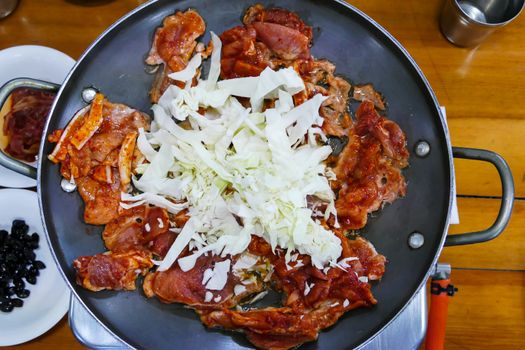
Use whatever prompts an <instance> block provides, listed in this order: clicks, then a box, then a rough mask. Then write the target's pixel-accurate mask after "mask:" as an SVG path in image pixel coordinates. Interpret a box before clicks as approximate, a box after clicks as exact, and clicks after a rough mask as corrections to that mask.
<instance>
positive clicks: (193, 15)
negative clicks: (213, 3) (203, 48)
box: [146, 10, 206, 103]
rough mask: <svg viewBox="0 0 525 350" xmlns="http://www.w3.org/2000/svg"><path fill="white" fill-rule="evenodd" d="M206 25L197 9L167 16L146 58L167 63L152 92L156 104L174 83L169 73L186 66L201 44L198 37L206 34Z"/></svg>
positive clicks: (149, 60)
mask: <svg viewBox="0 0 525 350" xmlns="http://www.w3.org/2000/svg"><path fill="white" fill-rule="evenodd" d="M205 28H206V25H205V23H204V20H203V19H202V17H201V16H200V15H199V14H198V13H197V12H196V11H194V10H188V11H186V12H181V11H179V12H177V13H175V14H174V15H171V16H168V17H166V18H164V21H163V23H162V27H160V28H158V29H157V30H156V32H155V37H154V39H153V45H152V47H151V50H150V52H149V54H148V57H147V58H146V64H149V65H160V64H162V65H163V67H161V69H160V70H159V71H158V73H157V76H156V77H155V81H154V83H153V87H152V89H151V91H150V98H151V102H153V103H156V102H157V101H158V100H159V98H160V96H162V94H163V92H164V91H165V90H166V89H167V88H168V86H169V85H170V84H171V83H174V82H173V81H170V79H169V78H168V74H171V73H173V72H178V71H180V70H183V69H184V68H185V67H186V64H187V63H188V61H189V59H190V58H191V56H192V55H193V52H194V50H195V47H196V46H197V38H198V37H200V36H201V35H202V34H204V30H205Z"/></svg>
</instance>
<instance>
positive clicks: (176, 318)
mask: <svg viewBox="0 0 525 350" xmlns="http://www.w3.org/2000/svg"><path fill="white" fill-rule="evenodd" d="M261 2H262V3H263V4H265V5H267V6H275V5H276V3H275V2H271V1H261ZM253 3H254V1H253V0H250V1H248V0H238V1H214V0H201V1H192V0H185V1H178V2H174V1H172V0H159V1H153V2H149V3H147V4H145V5H143V6H141V7H139V8H137V9H136V10H134V11H132V12H131V13H129V14H128V15H126V16H124V17H123V18H122V19H120V20H119V21H118V22H117V23H115V24H114V25H113V26H112V27H110V28H109V29H108V30H107V31H106V32H105V33H104V34H102V36H100V37H99V38H98V39H97V40H96V41H95V43H93V45H92V46H91V47H90V48H89V49H88V50H87V51H86V52H85V53H84V54H83V55H82V57H81V58H80V59H79V61H78V62H77V64H76V66H75V67H74V68H73V70H72V71H71V73H70V74H69V76H68V78H67V79H66V81H65V82H64V84H63V85H62V87H61V88H60V91H59V93H58V97H57V100H56V102H55V104H54V107H53V109H52V112H51V116H50V119H49V121H48V123H47V126H46V129H45V131H44V135H46V137H47V135H48V134H49V133H50V132H51V131H53V130H55V129H58V128H63V127H64V126H65V125H66V124H67V123H68V121H69V120H70V118H71V117H72V116H73V115H74V113H75V112H76V111H78V110H79V109H80V108H82V107H84V106H85V103H84V102H83V100H82V98H81V95H82V91H83V89H85V88H86V87H91V86H93V87H95V88H97V89H99V90H101V91H102V92H103V93H104V94H105V95H106V96H107V97H108V99H109V100H111V101H114V102H119V103H124V104H127V105H130V106H132V107H134V108H138V109H140V110H142V111H145V112H149V107H150V103H149V100H148V90H149V88H150V86H151V84H152V80H153V76H152V75H150V74H148V73H147V72H146V70H145V65H144V63H143V62H144V58H145V55H146V53H147V52H148V50H149V48H150V46H151V43H152V38H153V33H154V31H155V28H156V27H157V26H159V25H160V24H161V21H162V19H163V18H164V17H165V16H168V15H170V14H172V13H174V12H175V11H176V10H185V9H187V8H189V7H192V8H195V9H196V10H198V11H199V13H200V14H201V15H202V16H203V18H204V19H205V20H206V23H207V30H208V31H209V30H213V31H214V32H216V33H221V32H222V31H224V30H225V29H227V28H231V27H233V26H235V25H238V24H240V20H241V16H242V14H243V12H244V10H245V9H246V8H247V7H248V6H250V5H252V4H253ZM278 6H280V7H284V8H287V9H290V10H293V11H296V12H297V13H298V14H299V15H300V16H301V17H302V18H303V19H304V20H305V21H306V22H307V23H308V24H310V25H312V26H313V27H314V33H315V34H314V46H313V49H312V53H313V55H314V56H315V57H318V58H322V57H324V58H328V59H329V60H331V61H332V62H334V63H335V64H336V66H337V73H339V74H341V75H343V76H345V77H347V78H348V79H350V81H352V82H354V83H369V82H370V83H373V84H374V86H375V88H376V89H377V90H379V91H380V92H382V93H383V94H384V96H385V97H386V100H387V101H388V117H389V118H391V119H392V120H394V121H396V122H397V123H398V124H399V125H400V126H401V128H402V129H403V130H404V131H405V133H406V135H407V139H408V148H409V150H411V157H410V167H409V168H407V169H406V170H405V171H404V174H405V176H406V179H407V181H408V193H407V195H406V197H405V198H403V199H400V200H397V201H396V202H394V203H393V204H392V205H387V206H386V207H385V208H384V209H383V210H381V211H380V212H378V213H376V214H374V215H373V217H372V218H371V219H370V221H369V223H368V225H367V226H366V228H365V229H363V230H361V234H362V235H363V236H364V237H366V238H367V239H369V240H370V241H371V242H372V243H373V244H374V245H375V247H376V248H377V250H378V251H379V252H381V253H382V254H384V255H386V256H387V258H388V261H389V262H388V265H387V272H386V274H385V276H384V277H383V280H382V281H381V282H379V283H375V284H374V286H373V293H374V295H375V297H376V298H377V300H378V301H379V303H378V304H377V306H375V307H373V308H372V309H359V310H355V311H351V312H349V313H347V314H346V315H345V316H344V317H342V318H341V319H340V320H339V322H338V323H337V324H336V325H335V326H334V327H331V328H330V329H328V330H326V331H324V332H322V333H321V335H320V336H319V340H318V341H317V342H313V343H308V344H305V345H304V348H319V349H339V348H353V347H357V346H359V345H361V344H364V343H366V342H367V341H369V340H370V339H372V338H373V337H374V335H376V334H378V332H380V331H381V329H382V328H383V327H385V326H386V325H387V324H388V323H389V322H390V321H392V320H393V319H394V318H395V317H396V315H397V314H398V313H399V312H400V311H401V310H402V309H403V308H404V306H405V305H406V304H407V303H408V302H409V301H410V300H411V298H412V297H413V295H414V294H415V293H416V292H417V291H418V290H419V289H420V288H421V287H422V286H423V285H424V284H425V282H426V280H427V278H428V276H429V274H430V273H431V270H432V268H433V266H434V265H435V263H436V261H437V257H438V256H439V253H440V251H441V249H442V247H443V244H444V243H445V237H446V232H447V228H448V219H449V212H450V208H451V201H452V198H451V190H452V184H453V171H452V164H453V163H452V150H451V147H450V145H449V141H448V140H449V139H448V135H447V132H446V128H445V124H444V119H443V116H442V114H441V112H440V109H439V104H438V102H437V100H436V97H435V95H434V93H433V92H432V89H431V88H430V86H429V84H428V82H427V80H426V79H425V77H424V76H423V74H422V72H421V70H420V69H419V68H418V67H417V65H416V64H415V62H414V60H413V59H412V58H411V57H410V56H409V55H408V53H407V52H406V50H405V49H403V47H401V45H400V44H399V43H398V42H397V41H396V40H395V39H394V38H393V37H392V36H391V35H390V34H388V33H387V32H386V31H385V30H384V29H383V28H381V27H380V26H379V25H378V24H377V23H375V22H374V21H373V20H372V19H370V18H369V17H368V16H366V15H365V14H364V13H362V12H360V11H359V10H357V9H355V8H353V7H352V6H350V5H348V4H346V3H343V2H341V1H321V0H317V1H316V0H302V1H293V0H285V1H279V3H278ZM208 40H209V34H206V36H205V38H204V41H205V42H207V41H208ZM20 84H21V82H20V81H14V82H11V84H10V85H9V86H7V88H6V89H4V92H3V97H4V98H5V96H6V95H7V94H8V92H7V91H8V90H9V89H10V88H13V87H15V86H18V85H20ZM31 84H33V86H41V87H47V88H53V86H49V85H47V84H45V83H38V82H33V83H31ZM1 97H2V94H0V98H1ZM420 141H424V142H426V145H428V146H429V149H427V148H426V147H425V146H426V145H425V144H424V143H423V144H421V143H420ZM52 147H53V145H51V144H50V143H49V142H47V141H46V142H43V143H42V146H41V148H40V157H39V159H40V161H39V164H38V192H39V197H40V205H41V212H42V217H43V221H44V227H45V228H46V231H47V236H48V239H49V241H50V243H51V246H52V248H53V251H54V254H55V258H56V261H57V262H58V264H59V266H60V267H61V269H62V271H63V273H64V276H65V278H66V279H67V281H68V283H69V285H70V287H71V289H72V290H73V293H74V294H75V295H76V296H77V297H78V299H79V300H80V302H81V303H82V304H83V305H84V306H86V307H87V309H88V310H89V312H90V313H92V314H93V316H94V317H95V318H96V319H97V320H98V321H99V322H100V323H101V324H102V325H104V326H105V327H106V328H107V329H108V330H110V331H111V332H112V333H114V334H115V335H116V336H117V337H118V338H119V339H120V340H122V341H124V342H125V343H127V344H128V345H130V346H131V347H134V348H148V349H171V348H173V347H177V348H179V349H184V348H192V349H193V348H202V349H234V348H248V347H250V344H249V343H248V342H247V341H246V340H245V339H244V337H243V336H242V335H238V334H232V333H231V332H228V333H227V332H222V331H218V330H209V329H206V328H205V327H204V326H203V325H202V324H201V323H200V322H199V320H198V318H197V316H196V314H195V313H194V312H193V311H191V310H188V309H185V308H184V307H183V306H181V305H178V304H173V305H165V304H162V303H160V302H159V301H158V300H157V299H146V298H145V297H144V295H143V293H142V292H141V291H140V288H139V290H138V291H136V292H110V291H104V292H98V293H92V292H89V291H86V290H84V289H82V288H80V287H78V286H77V285H76V284H75V272H74V270H73V268H72V262H73V260H74V259H75V258H76V257H78V256H80V255H91V254H96V253H100V252H102V251H104V250H105V248H104V245H103V242H102V240H101V238H100V233H101V231H102V227H100V226H91V225H86V224H85V223H84V222H83V220H82V214H83V204H82V201H81V199H80V196H79V195H78V194H77V193H65V192H64V191H62V190H61V188H60V180H61V178H60V174H59V169H58V166H56V165H54V164H52V163H51V162H49V161H47V158H46V155H47V154H49V153H50V152H51V150H52ZM416 151H417V152H416ZM425 151H428V153H427V152H425ZM454 153H455V155H456V156H460V157H465V158H474V159H480V160H485V161H490V162H492V163H494V164H495V165H496V166H497V167H498V170H499V171H500V174H501V177H502V183H503V189H504V195H503V201H502V207H501V210H500V215H499V217H498V219H497V221H496V222H495V224H494V225H493V227H491V228H490V229H489V230H486V231H483V232H481V233H475V234H470V235H467V236H454V237H448V238H447V243H449V244H466V243H472V242H478V241H483V240H487V239H491V238H493V237H495V236H497V235H498V234H499V233H500V232H501V231H502V230H503V229H504V227H505V226H506V224H507V222H508V219H509V216H510V212H511V209H512V201H513V183H512V177H511V175H510V170H509V168H508V166H507V165H506V163H505V161H504V160H503V159H502V158H501V157H499V156H497V155H496V154H494V153H492V152H488V151H481V150H472V149H455V151H454ZM418 154H419V155H418ZM0 160H2V163H3V164H6V165H7V166H9V167H10V168H13V169H17V170H18V171H21V172H25V173H26V174H28V173H30V170H28V169H27V168H24V167H21V166H20V165H17V164H14V162H13V161H12V159H10V158H8V157H6V156H4V155H1V154H0ZM413 232H420V233H421V234H422V235H423V236H424V244H423V246H422V247H420V248H419V249H413V248H410V247H409V245H408V238H409V236H410V235H411V233H413Z"/></svg>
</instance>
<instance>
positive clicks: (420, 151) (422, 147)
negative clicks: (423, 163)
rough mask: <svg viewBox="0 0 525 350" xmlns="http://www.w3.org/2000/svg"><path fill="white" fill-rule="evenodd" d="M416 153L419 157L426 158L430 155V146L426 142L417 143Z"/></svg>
mask: <svg viewBox="0 0 525 350" xmlns="http://www.w3.org/2000/svg"><path fill="white" fill-rule="evenodd" d="M415 151H416V155H417V156H418V157H426V156H428V154H429V153H430V145H429V144H428V142H426V141H419V142H418V143H416V147H415Z"/></svg>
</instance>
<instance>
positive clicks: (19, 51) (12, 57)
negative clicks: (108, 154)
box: [0, 45, 75, 188]
mask: <svg viewBox="0 0 525 350" xmlns="http://www.w3.org/2000/svg"><path fill="white" fill-rule="evenodd" d="M74 64H75V60H74V59H72V58H71V57H69V56H68V55H66V54H65V53H62V52H60V51H57V50H55V49H52V48H49V47H45V46H37V45H24V46H14V47H10V48H8V49H5V50H1V51H0V86H2V85H4V84H5V83H7V82H8V81H9V80H11V79H15V78H34V79H40V80H46V81H49V82H52V83H56V84H62V82H63V81H64V78H65V77H66V76H67V74H68V73H69V71H70V70H71V68H72V67H73V65H74ZM0 132H1V131H0ZM0 186H4V187H17V188H23V187H34V186H36V181H35V180H33V179H31V178H29V177H26V176H24V175H20V174H18V173H15V172H14V171H11V170H9V169H7V168H4V167H2V166H0Z"/></svg>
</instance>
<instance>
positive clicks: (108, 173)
mask: <svg viewBox="0 0 525 350" xmlns="http://www.w3.org/2000/svg"><path fill="white" fill-rule="evenodd" d="M139 128H144V129H148V128H149V117H148V116H147V115H146V114H144V113H141V112H139V111H137V110H135V109H132V108H130V107H128V106H125V105H123V104H117V103H111V102H109V101H107V100H106V99H105V98H104V96H103V95H101V94H98V95H97V97H96V98H95V100H94V101H93V103H92V104H91V106H89V107H86V108H84V109H82V110H80V111H79V112H78V113H77V114H76V115H75V116H74V118H73V119H72V120H71V121H70V123H69V125H68V126H67V127H66V128H65V129H64V130H57V131H55V132H54V133H53V134H52V135H51V136H50V141H51V142H57V145H56V146H55V149H54V150H53V152H52V153H51V154H50V155H49V159H50V160H51V161H53V162H55V163H60V164H61V168H60V172H61V174H62V176H63V177H64V178H65V179H68V180H70V181H71V182H74V183H76V184H77V187H78V190H79V193H80V195H81V197H82V199H83V200H84V203H85V210H84V221H85V222H86V223H88V224H94V225H101V224H106V223H108V222H110V221H111V220H113V219H115V218H116V217H117V216H118V208H119V202H120V192H121V190H123V189H125V188H126V186H127V185H129V177H130V172H131V167H130V166H129V164H130V162H132V161H133V160H134V159H135V158H136V157H137V156H138V150H136V149H135V147H134V142H133V143H132V147H127V148H126V149H125V152H121V151H123V150H122V145H123V143H124V141H125V140H126V139H128V140H129V139H130V138H134V137H136V135H137V130H138V129H139ZM124 165H125V166H124ZM121 175H125V177H127V181H126V182H127V184H126V183H125V182H123V176H121Z"/></svg>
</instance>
